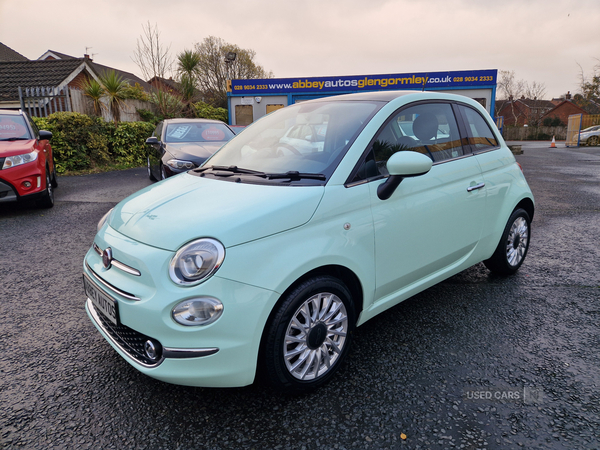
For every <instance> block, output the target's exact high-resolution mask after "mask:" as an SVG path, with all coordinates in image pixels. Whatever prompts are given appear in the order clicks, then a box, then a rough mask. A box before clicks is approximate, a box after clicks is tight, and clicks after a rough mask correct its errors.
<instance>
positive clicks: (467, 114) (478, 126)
mask: <svg viewBox="0 0 600 450" xmlns="http://www.w3.org/2000/svg"><path fill="white" fill-rule="evenodd" d="M459 108H460V110H461V112H462V116H463V118H464V120H465V126H466V128H467V141H468V143H469V144H471V146H472V147H473V149H474V150H475V151H481V150H491V149H493V148H496V147H498V146H499V145H500V144H499V142H498V139H497V138H496V135H495V134H494V132H493V131H492V129H491V128H490V125H489V124H488V122H487V120H485V119H484V118H483V116H482V115H481V114H480V113H479V111H476V110H474V109H472V108H469V107H467V106H462V105H461V106H459Z"/></svg>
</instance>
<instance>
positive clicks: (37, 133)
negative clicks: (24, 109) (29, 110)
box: [27, 116, 40, 138]
mask: <svg viewBox="0 0 600 450" xmlns="http://www.w3.org/2000/svg"><path fill="white" fill-rule="evenodd" d="M27 120H28V121H29V125H31V129H32V130H33V135H34V136H35V137H36V138H37V137H39V135H40V129H39V128H38V127H37V125H36V124H35V122H34V121H33V119H32V118H31V117H29V116H27Z"/></svg>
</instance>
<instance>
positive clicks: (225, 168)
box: [194, 166, 266, 177]
mask: <svg viewBox="0 0 600 450" xmlns="http://www.w3.org/2000/svg"><path fill="white" fill-rule="evenodd" d="M209 169H210V170H215V171H221V172H231V173H232V174H245V175H256V176H259V177H264V176H265V175H266V174H265V173H264V172H259V171H258V170H250V169H242V168H240V167H238V166H208V167H200V168H198V169H194V172H196V173H201V172H204V171H205V170H209Z"/></svg>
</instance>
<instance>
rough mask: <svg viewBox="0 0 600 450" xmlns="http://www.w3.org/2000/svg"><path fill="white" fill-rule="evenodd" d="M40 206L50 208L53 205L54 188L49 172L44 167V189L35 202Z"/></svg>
mask: <svg viewBox="0 0 600 450" xmlns="http://www.w3.org/2000/svg"><path fill="white" fill-rule="evenodd" d="M37 204H38V206H39V207H40V208H52V207H53V206H54V189H53V188H52V181H51V180H50V172H49V171H48V167H46V190H45V191H44V192H43V194H42V198H40V199H39V200H38V202H37Z"/></svg>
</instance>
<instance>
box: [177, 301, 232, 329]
mask: <svg viewBox="0 0 600 450" xmlns="http://www.w3.org/2000/svg"><path fill="white" fill-rule="evenodd" d="M221 314H223V304H222V303H221V302H220V301H219V300H217V299H216V298H212V297H200V298H192V299H189V300H185V301H183V302H181V303H179V304H177V305H176V306H175V308H173V312H172V315H173V319H175V321H176V322H177V323H180V324H181V325H187V326H194V325H208V324H211V323H213V322H215V321H216V320H217V319H218V318H219V317H221Z"/></svg>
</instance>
